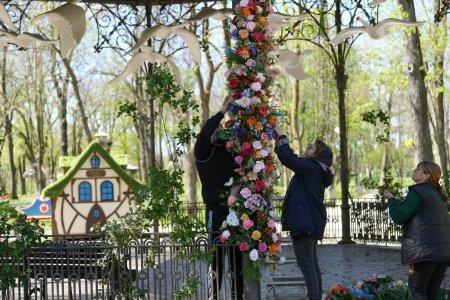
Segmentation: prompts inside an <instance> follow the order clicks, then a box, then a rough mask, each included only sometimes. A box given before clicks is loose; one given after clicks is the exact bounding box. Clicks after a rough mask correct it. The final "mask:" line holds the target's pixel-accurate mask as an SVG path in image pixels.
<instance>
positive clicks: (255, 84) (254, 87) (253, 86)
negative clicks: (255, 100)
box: [250, 82, 261, 92]
mask: <svg viewBox="0 0 450 300" xmlns="http://www.w3.org/2000/svg"><path fill="white" fill-rule="evenodd" d="M250 88H251V89H252V90H254V91H255V92H257V91H260V90H261V83H259V82H253V83H252V84H251V85H250Z"/></svg>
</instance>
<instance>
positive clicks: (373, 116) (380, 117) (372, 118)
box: [362, 109, 389, 143]
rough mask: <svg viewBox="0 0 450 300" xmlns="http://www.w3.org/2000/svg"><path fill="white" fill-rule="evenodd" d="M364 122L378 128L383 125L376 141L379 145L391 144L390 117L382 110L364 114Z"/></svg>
mask: <svg viewBox="0 0 450 300" xmlns="http://www.w3.org/2000/svg"><path fill="white" fill-rule="evenodd" d="M362 120H363V121H365V122H367V123H369V124H372V125H374V126H375V127H377V125H378V124H381V126H382V128H381V131H382V132H381V133H378V134H377V136H376V140H377V142H379V143H387V142H389V116H388V115H387V113H385V112H384V111H382V110H381V109H374V110H371V111H368V112H365V113H363V114H362Z"/></svg>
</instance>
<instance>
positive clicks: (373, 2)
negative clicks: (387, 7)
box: [368, 0, 386, 7]
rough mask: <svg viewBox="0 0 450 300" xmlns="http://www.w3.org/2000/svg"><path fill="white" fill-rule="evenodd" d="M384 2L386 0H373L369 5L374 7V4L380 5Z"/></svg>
mask: <svg viewBox="0 0 450 300" xmlns="http://www.w3.org/2000/svg"><path fill="white" fill-rule="evenodd" d="M384 2H386V0H373V1H372V2H370V3H368V5H369V6H370V7H374V6H377V5H380V4H382V3H384Z"/></svg>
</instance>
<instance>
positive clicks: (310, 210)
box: [275, 136, 334, 240]
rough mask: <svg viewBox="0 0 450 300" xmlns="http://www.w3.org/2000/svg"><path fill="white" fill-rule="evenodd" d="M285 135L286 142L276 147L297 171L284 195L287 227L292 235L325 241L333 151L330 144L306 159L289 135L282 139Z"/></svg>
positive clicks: (283, 219) (285, 224) (284, 214)
mask: <svg viewBox="0 0 450 300" xmlns="http://www.w3.org/2000/svg"><path fill="white" fill-rule="evenodd" d="M282 138H284V139H285V141H286V142H285V143H282V144H281V145H279V146H278V147H276V148H275V152H276V153H277V154H278V158H279V159H280V161H281V163H282V164H283V165H284V166H286V167H287V168H289V169H291V170H292V171H293V172H294V173H295V174H294V176H293V177H292V179H291V182H290V183H289V187H288V189H287V191H286V195H285V198H284V203H283V212H282V216H281V222H282V225H283V230H289V231H290V233H291V236H292V237H294V236H297V235H300V234H307V235H309V236H310V237H312V238H315V239H318V240H321V239H322V238H323V234H324V231H325V224H326V222H327V212H326V209H325V205H324V203H323V202H324V195H325V188H327V187H328V186H330V185H331V183H332V181H333V176H334V175H333V173H332V171H331V169H330V167H331V165H332V161H333V153H332V152H331V150H330V148H329V147H327V148H325V149H322V151H321V152H320V153H319V155H318V157H316V158H314V159H313V158H303V157H300V156H298V155H297V154H295V153H294V151H293V150H292V149H291V147H290V146H289V144H288V143H287V139H286V138H285V137H283V136H282V137H280V140H281V139H282ZM320 163H322V164H324V165H325V166H322V165H321V164H320Z"/></svg>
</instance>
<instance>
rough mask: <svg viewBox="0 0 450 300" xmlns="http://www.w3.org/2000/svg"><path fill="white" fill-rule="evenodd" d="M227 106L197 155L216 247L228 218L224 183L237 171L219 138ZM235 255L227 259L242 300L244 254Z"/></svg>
mask: <svg viewBox="0 0 450 300" xmlns="http://www.w3.org/2000/svg"><path fill="white" fill-rule="evenodd" d="M227 107H228V103H226V104H225V105H224V107H223V108H222V109H221V110H220V111H219V112H218V113H217V114H215V115H214V116H212V117H211V118H209V119H208V120H207V121H206V123H205V125H203V128H202V130H201V131H200V133H199V134H198V136H197V141H196V143H195V148H194V155H195V163H196V166H197V171H198V175H199V177H200V181H201V183H202V197H203V202H204V203H205V205H206V222H207V227H208V231H209V232H210V243H217V242H218V238H219V236H220V232H218V231H219V230H220V227H221V226H222V223H223V221H225V219H226V217H227V215H228V207H227V205H226V199H227V197H228V194H229V188H228V187H226V186H225V183H226V182H228V181H229V180H230V178H232V177H234V176H235V172H234V170H235V168H238V166H237V165H236V163H235V161H234V159H233V157H232V156H231V154H230V153H229V152H228V151H227V149H226V148H225V141H223V140H221V139H220V138H219V132H220V129H221V126H220V121H221V120H222V119H223V118H224V115H225V113H226V111H227ZM230 251H231V252H232V253H230V254H231V255H229V257H228V261H229V262H230V265H231V270H232V271H233V273H234V277H233V282H232V293H233V294H234V293H236V295H235V296H233V299H242V294H243V279H242V274H241V270H242V254H241V252H240V251H239V249H238V248H237V247H233V248H232V249H230ZM224 252H225V251H224V247H223V246H218V248H217V251H216V253H215V254H214V258H213V262H212V264H211V266H210V267H211V268H212V271H213V272H214V273H212V274H211V275H212V276H211V277H210V278H213V282H212V285H213V291H212V292H211V295H210V297H211V298H210V299H219V298H220V297H219V292H220V286H221V281H222V273H223V268H224V266H223V262H224V255H225V253H224Z"/></svg>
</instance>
